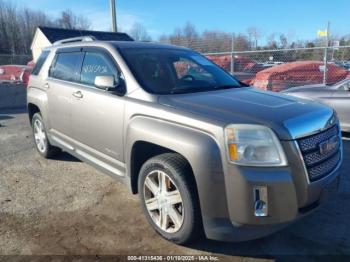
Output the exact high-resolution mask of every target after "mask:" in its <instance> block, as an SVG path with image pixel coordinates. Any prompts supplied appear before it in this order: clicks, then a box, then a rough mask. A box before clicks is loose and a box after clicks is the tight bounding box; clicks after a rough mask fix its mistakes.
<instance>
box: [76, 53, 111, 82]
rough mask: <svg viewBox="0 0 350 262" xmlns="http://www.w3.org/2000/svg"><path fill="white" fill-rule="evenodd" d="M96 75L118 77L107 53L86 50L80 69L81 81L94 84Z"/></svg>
mask: <svg viewBox="0 0 350 262" xmlns="http://www.w3.org/2000/svg"><path fill="white" fill-rule="evenodd" d="M96 76H113V77H114V79H116V77H118V71H117V69H116V66H115V64H114V63H113V61H112V59H110V58H109V56H108V55H105V54H103V53H97V52H86V54H85V58H84V63H83V67H82V70H81V83H83V84H86V85H91V86H93V85H95V78H96Z"/></svg>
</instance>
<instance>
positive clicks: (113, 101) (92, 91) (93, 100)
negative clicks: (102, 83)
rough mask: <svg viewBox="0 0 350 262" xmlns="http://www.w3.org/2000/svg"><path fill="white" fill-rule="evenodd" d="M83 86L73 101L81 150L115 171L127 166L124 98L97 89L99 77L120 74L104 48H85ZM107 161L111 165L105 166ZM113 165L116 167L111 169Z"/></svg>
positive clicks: (85, 155)
mask: <svg viewBox="0 0 350 262" xmlns="http://www.w3.org/2000/svg"><path fill="white" fill-rule="evenodd" d="M83 51H85V58H84V62H83V65H82V70H81V85H80V86H79V87H76V88H75V90H74V93H75V94H79V96H75V97H74V98H73V103H72V128H73V138H74V140H76V142H77V145H76V146H77V148H78V150H79V151H78V153H79V154H82V155H83V157H85V158H88V160H90V161H93V162H97V163H101V161H103V163H104V166H105V167H108V169H109V170H110V171H112V172H113V173H117V174H120V172H118V171H117V170H116V169H119V168H120V167H121V166H124V165H123V164H122V162H123V161H124V158H123V153H124V152H123V116H124V105H125V100H124V97H119V96H117V95H115V94H112V93H110V92H107V91H105V90H101V89H99V88H96V87H95V85H94V82H95V77H96V76H104V75H109V76H114V77H115V78H116V77H118V75H119V74H120V70H119V69H118V67H117V65H116V62H115V61H114V59H113V58H112V57H111V56H110V55H109V53H108V52H107V51H104V49H90V48H88V49H84V50H83ZM106 163H107V165H105V164H106ZM110 167H112V168H110Z"/></svg>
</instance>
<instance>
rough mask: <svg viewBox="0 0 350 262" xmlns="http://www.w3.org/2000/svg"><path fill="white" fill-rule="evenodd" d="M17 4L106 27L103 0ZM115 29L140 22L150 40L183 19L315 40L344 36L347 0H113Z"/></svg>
mask: <svg viewBox="0 0 350 262" xmlns="http://www.w3.org/2000/svg"><path fill="white" fill-rule="evenodd" d="M11 2H15V3H17V5H18V6H22V5H24V6H26V7H29V8H32V9H35V10H42V11H44V12H46V13H47V14H48V15H50V16H53V17H55V16H57V15H58V14H59V12H61V11H63V10H65V9H68V8H69V9H71V10H72V11H73V12H75V13H76V14H81V15H83V16H85V17H87V18H89V19H90V20H91V22H92V27H93V29H95V30H109V29H110V28H111V19H110V13H109V0H11ZM116 2H117V21H118V27H119V28H121V29H123V30H124V31H128V30H129V29H130V28H131V27H132V25H133V24H134V23H141V24H143V25H144V26H145V28H146V29H147V31H148V33H149V34H150V35H151V36H152V38H153V39H157V38H158V37H159V36H161V35H162V34H169V33H171V32H173V31H174V29H175V28H176V27H182V26H183V25H185V24H186V22H191V23H192V24H194V25H195V27H196V29H197V30H198V31H200V32H201V31H203V30H205V29H209V30H211V29H212V30H222V31H226V32H234V33H239V32H243V33H244V32H246V30H247V28H249V27H251V26H255V27H258V28H259V29H260V30H261V32H262V34H263V35H264V36H266V37H267V36H269V35H270V34H272V33H278V34H279V33H284V34H286V35H287V36H288V37H289V38H290V39H292V40H293V41H297V40H308V39H314V38H316V36H317V35H316V34H317V31H318V30H323V29H325V28H326V27H327V21H330V23H331V30H330V31H331V32H332V34H335V35H345V34H350V19H349V17H350V16H349V12H350V0H332V1H330V0H304V1H302V0H280V1H278V0H215V1H209V0H208V1H205V0H202V1H200V0H192V1H191V0H173V1H170V0H116Z"/></svg>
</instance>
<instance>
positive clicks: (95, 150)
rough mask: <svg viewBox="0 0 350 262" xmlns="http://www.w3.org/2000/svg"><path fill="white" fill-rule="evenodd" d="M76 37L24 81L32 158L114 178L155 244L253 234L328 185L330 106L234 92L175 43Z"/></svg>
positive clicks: (336, 135) (228, 80)
mask: <svg viewBox="0 0 350 262" xmlns="http://www.w3.org/2000/svg"><path fill="white" fill-rule="evenodd" d="M76 41H77V42H73V41H67V42H73V43H68V44H62V43H61V44H55V45H53V46H52V47H50V48H47V49H45V50H43V53H42V55H41V57H40V59H39V60H38V62H37V64H36V67H35V69H34V70H33V75H32V76H31V78H30V81H29V87H28V95H27V98H28V112H29V118H30V122H31V125H32V128H33V132H34V141H35V144H36V147H37V149H38V152H39V154H41V155H42V156H43V157H46V158H49V157H53V156H54V155H55V154H57V153H58V152H60V150H64V151H66V152H68V153H70V154H72V155H74V156H76V157H77V158H79V159H81V160H83V161H85V162H88V163H90V164H92V165H93V166H94V167H96V168H98V169H100V170H101V171H102V172H104V173H106V174H108V175H110V176H112V177H113V178H116V179H118V180H120V181H122V182H123V183H125V184H126V185H127V186H128V187H129V188H130V190H131V192H132V193H134V194H136V193H138V194H139V196H140V200H141V205H142V207H143V210H144V213H145V216H146V217H147V219H148V221H149V223H150V224H151V225H152V227H153V228H154V229H155V230H156V231H157V232H158V233H159V234H160V235H162V236H163V237H164V238H166V239H168V240H171V241H174V242H176V243H185V242H188V241H190V240H193V239H194V238H195V237H198V236H200V235H201V232H204V234H205V236H206V237H208V238H211V239H216V240H226V241H244V240H249V239H254V238H259V237H262V236H265V235H268V234H270V233H272V232H275V231H277V230H279V229H281V228H283V227H285V226H286V225H288V224H290V223H291V222H293V221H295V220H297V219H298V218H301V217H303V216H304V215H306V214H309V213H310V212H311V211H313V210H315V209H316V208H317V207H318V206H319V205H320V204H321V203H322V201H323V199H324V195H325V194H324V193H325V192H326V191H327V190H325V189H326V188H328V187H330V186H329V185H333V184H334V183H333V182H334V181H335V180H336V178H337V176H338V170H339V166H340V164H341V162H342V141H341V134H340V129H339V123H338V119H337V116H336V114H335V112H334V111H333V110H332V109H330V108H329V107H326V106H324V105H321V104H318V103H315V102H310V101H306V100H300V99H297V98H292V97H289V96H286V95H282V94H276V93H270V92H264V91H259V90H257V89H254V88H251V87H248V86H245V85H244V84H242V83H240V82H239V81H237V80H236V79H235V78H234V77H232V76H231V75H230V74H228V73H226V72H225V71H224V70H222V69H221V68H219V67H218V66H216V65H215V64H213V63H212V62H211V61H209V60H208V59H206V58H205V57H203V56H201V55H200V54H198V53H196V52H194V51H192V50H189V49H186V48H181V47H176V46H171V45H162V44H155V43H141V42H122V41H121V42H102V41H86V38H82V39H81V41H80V42H78V40H76Z"/></svg>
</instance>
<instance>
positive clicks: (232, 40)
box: [231, 33, 235, 75]
mask: <svg viewBox="0 0 350 262" xmlns="http://www.w3.org/2000/svg"><path fill="white" fill-rule="evenodd" d="M234 51H235V36H234V33H232V35H231V75H233V72H234V71H235V55H234Z"/></svg>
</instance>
